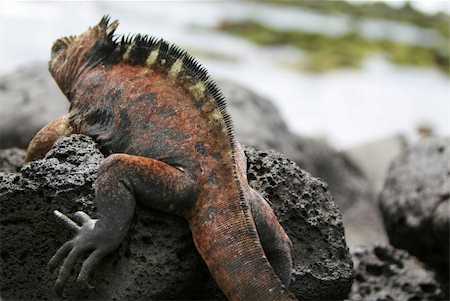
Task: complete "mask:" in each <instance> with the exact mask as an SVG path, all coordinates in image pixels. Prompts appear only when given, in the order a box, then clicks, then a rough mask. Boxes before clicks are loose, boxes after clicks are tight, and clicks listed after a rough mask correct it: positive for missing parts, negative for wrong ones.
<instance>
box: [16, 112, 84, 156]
mask: <svg viewBox="0 0 450 301" xmlns="http://www.w3.org/2000/svg"><path fill="white" fill-rule="evenodd" d="M69 116H70V115H69V114H65V115H63V116H61V117H59V118H58V119H55V120H53V121H52V122H50V123H48V124H47V125H46V126H44V127H43V128H42V129H41V130H40V131H39V132H38V133H37V134H36V135H35V136H34V137H33V139H32V140H31V142H30V144H29V145H28V149H27V155H26V156H25V160H24V163H28V162H30V161H35V160H39V159H42V158H43V157H44V156H45V154H46V153H47V152H48V151H49V150H50V148H51V147H52V146H53V143H54V142H55V141H56V140H57V139H58V138H59V137H61V136H69V135H71V134H73V133H74V132H75V131H74V129H73V128H72V127H71V126H70V124H69Z"/></svg>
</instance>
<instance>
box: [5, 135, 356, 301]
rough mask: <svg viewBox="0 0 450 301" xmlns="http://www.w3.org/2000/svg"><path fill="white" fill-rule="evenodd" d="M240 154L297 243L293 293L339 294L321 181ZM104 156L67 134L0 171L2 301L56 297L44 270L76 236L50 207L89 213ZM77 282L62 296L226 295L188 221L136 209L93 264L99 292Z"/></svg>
mask: <svg viewBox="0 0 450 301" xmlns="http://www.w3.org/2000/svg"><path fill="white" fill-rule="evenodd" d="M246 151H247V154H248V155H249V157H250V159H249V165H250V169H249V178H250V179H251V183H252V185H254V186H255V188H257V189H260V191H261V192H263V193H264V195H265V196H267V197H268V198H269V199H271V201H272V202H273V205H274V208H275V211H276V213H277V214H278V216H279V217H280V219H281V221H282V223H283V225H284V227H285V228H286V230H287V232H288V233H289V235H290V236H291V239H292V241H293V243H294V249H295V254H294V256H295V270H294V274H293V277H294V279H293V282H292V286H291V290H292V291H293V292H294V293H295V294H296V295H297V296H298V297H299V298H303V299H305V298H310V299H338V298H343V296H345V295H346V294H347V293H348V291H349V289H350V285H351V282H352V263H351V260H350V255H349V253H348V249H347V247H346V244H345V240H344V232H343V227H342V221H341V217H340V215H339V212H338V211H337V208H336V206H335V205H334V203H333V200H332V197H331V195H330V194H329V192H328V191H327V188H326V184H325V183H324V182H323V181H321V180H318V179H315V178H312V177H311V176H310V175H309V174H307V173H306V172H303V171H301V170H300V169H299V168H298V167H297V166H296V165H295V164H294V163H292V162H291V161H288V160H287V159H285V158H284V157H283V156H281V155H280V154H277V153H274V152H259V151H257V150H254V149H251V148H246ZM102 159H103V155H102V154H101V153H100V152H99V151H98V149H97V148H96V145H95V143H94V142H93V141H92V140H91V139H90V138H88V137H85V136H82V135H72V136H71V137H68V138H62V139H60V140H58V141H57V142H56V144H55V146H54V147H53V149H52V150H51V151H50V152H49V153H47V155H46V157H45V158H44V159H43V160H38V161H35V162H31V163H29V164H27V165H25V166H24V167H23V168H22V169H21V170H20V172H19V173H15V174H14V173H4V172H2V173H0V216H1V220H0V231H1V232H0V236H1V238H2V244H1V245H0V255H1V256H0V259H1V266H0V268H1V277H2V281H1V284H0V285H1V287H0V291H1V295H2V297H3V298H5V299H52V300H54V299H58V297H57V296H56V295H55V294H54V292H53V291H52V289H51V287H52V284H53V281H54V280H55V277H56V276H55V275H54V274H51V273H49V272H48V271H47V267H46V264H47V262H48V260H49V259H50V257H51V256H52V255H53V254H54V252H55V251H56V250H57V248H58V247H59V246H61V245H62V243H64V242H65V241H67V240H68V239H70V237H72V235H73V234H72V233H70V232H69V231H68V230H66V229H65V228H64V227H63V226H61V225H59V224H58V223H57V222H56V220H55V218H54V217H53V215H52V211H53V210H54V209H58V210H60V211H62V212H64V213H68V214H72V213H74V212H76V211H77V210H84V211H86V212H87V213H89V214H91V215H92V216H94V217H95V215H96V213H95V206H94V204H93V202H92V201H93V185H94V181H95V178H96V171H97V168H98V166H99V164H100V163H101V161H102ZM271 170H273V172H272V171H271ZM258 183H259V184H258ZM257 185H259V186H257ZM74 280H75V279H74V276H72V277H71V278H70V279H69V284H68V286H67V288H66V290H65V292H64V294H65V298H66V299H69V300H73V299H86V298H89V299H116V300H124V299H127V300H129V299H138V298H143V297H145V298H148V299H206V298H207V299H211V298H223V295H221V294H220V292H218V290H217V287H216V286H215V284H214V283H213V281H212V280H211V278H210V276H209V272H208V271H207V268H206V266H205V264H204V263H203V261H202V260H201V258H200V257H199V255H198V253H197V251H196V250H195V247H194V244H193V242H192V238H191V234H190V231H189V229H188V227H187V223H186V222H185V221H184V220H183V219H181V218H177V217H174V216H172V215H167V214H164V213H161V212H157V211H153V210H149V209H147V208H144V207H142V206H139V205H138V207H137V209H136V213H135V217H134V219H133V225H132V227H131V229H130V232H129V234H128V236H127V237H126V239H125V241H124V242H123V243H122V245H121V246H120V247H119V249H118V250H116V251H115V252H113V253H112V254H110V255H109V256H108V257H107V258H105V260H104V261H103V262H102V263H101V264H100V265H99V266H98V267H97V269H96V271H95V273H94V275H93V279H92V284H94V285H95V288H93V289H90V290H83V289H82V288H80V287H78V286H77V285H76V284H75V282H74Z"/></svg>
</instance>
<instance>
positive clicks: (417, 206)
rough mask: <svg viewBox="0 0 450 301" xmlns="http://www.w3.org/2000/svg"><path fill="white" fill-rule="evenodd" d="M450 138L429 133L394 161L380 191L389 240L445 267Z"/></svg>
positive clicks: (431, 262) (447, 238) (440, 266)
mask: <svg viewBox="0 0 450 301" xmlns="http://www.w3.org/2000/svg"><path fill="white" fill-rule="evenodd" d="M449 196H450V138H445V139H444V138H442V139H439V138H428V139H424V140H422V141H420V142H419V143H418V144H417V145H415V146H413V147H410V148H408V149H407V150H406V151H405V152H403V153H402V154H401V155H400V156H399V157H398V158H396V159H395V160H394V162H393V163H392V165H391V167H390V169H389V172H388V176H387V179H386V182H385V185H384V188H383V191H382V192H381V194H380V207H381V210H382V213H383V219H384V223H385V225H386V229H387V232H388V234H389V240H390V241H391V244H392V245H393V246H395V247H397V248H402V249H406V250H408V251H409V252H410V253H411V254H413V255H415V256H417V257H418V258H419V259H421V260H423V261H424V262H426V263H428V264H430V265H432V266H434V267H436V268H438V269H439V270H443V271H446V273H447V275H448V268H449V235H448V231H449V230H448V225H449V209H450V208H449V202H450V201H449V198H450V197H449Z"/></svg>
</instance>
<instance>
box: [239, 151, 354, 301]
mask: <svg viewBox="0 0 450 301" xmlns="http://www.w3.org/2000/svg"><path fill="white" fill-rule="evenodd" d="M244 150H245V154H246V156H247V158H248V166H249V169H248V171H247V177H248V180H249V184H250V186H252V187H253V188H255V189H256V190H257V191H259V192H261V194H262V195H263V197H265V198H266V199H267V200H269V203H270V204H271V206H272V208H273V209H274V211H275V213H276V214H277V216H278V218H279V220H280V223H281V225H282V226H283V228H284V229H285V230H286V233H287V234H288V235H289V238H290V239H291V241H292V244H293V247H294V271H293V275H292V276H293V278H292V282H291V286H290V288H289V289H290V290H291V291H292V292H293V293H294V294H295V295H296V296H297V297H298V298H299V299H301V300H339V299H343V298H345V297H346V294H347V292H348V291H349V289H350V286H351V284H352V278H353V275H352V274H353V273H352V266H353V265H352V261H351V258H350V254H349V251H348V248H347V245H346V242H345V238H344V227H343V225H342V217H341V214H340V213H339V210H338V208H337V206H336V204H335V203H334V201H333V197H332V196H331V194H330V192H329V191H328V185H327V183H325V182H324V181H323V180H321V179H318V178H314V177H312V176H311V175H310V174H309V173H307V172H305V171H303V170H302V169H300V168H299V167H298V166H297V165H296V164H295V163H294V162H293V161H291V160H289V159H287V158H286V157H284V156H282V155H280V154H279V153H277V152H275V151H271V150H269V151H261V150H257V149H255V148H251V147H245V148H244Z"/></svg>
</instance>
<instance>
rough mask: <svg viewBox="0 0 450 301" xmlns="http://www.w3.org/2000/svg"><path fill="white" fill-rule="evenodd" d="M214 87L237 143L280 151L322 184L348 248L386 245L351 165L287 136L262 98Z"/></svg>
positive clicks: (361, 178)
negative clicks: (335, 208)
mask: <svg viewBox="0 0 450 301" xmlns="http://www.w3.org/2000/svg"><path fill="white" fill-rule="evenodd" d="M218 85H219V86H220V88H221V90H222V92H223V93H224V95H225V97H226V99H227V101H228V104H229V106H228V107H229V111H230V114H231V116H232V117H233V121H234V124H235V128H236V135H237V137H238V139H239V141H241V142H242V143H243V144H246V145H250V146H254V147H257V148H260V149H267V148H271V149H274V150H276V151H278V152H281V153H282V154H284V155H286V156H287V157H288V158H290V159H291V160H294V161H295V162H296V163H297V164H298V165H299V166H300V167H301V168H303V169H305V170H307V171H308V172H309V173H311V174H312V175H313V176H315V177H319V178H322V179H324V180H325V181H326V182H327V183H328V185H329V190H330V191H331V193H332V195H333V197H334V199H335V201H336V204H337V205H338V207H339V209H340V211H341V212H342V215H343V219H344V226H345V229H346V237H347V243H348V245H349V246H350V249H352V248H354V247H356V246H358V245H369V244H377V243H387V236H386V233H385V230H384V227H383V222H382V219H381V214H380V212H379V208H378V205H377V202H376V198H375V195H374V193H373V189H372V186H371V184H370V182H369V181H368V180H367V178H366V177H365V175H364V174H363V173H362V172H361V170H360V169H359V167H358V166H357V165H356V164H354V162H352V161H351V160H350V159H349V158H348V157H347V156H346V155H345V154H342V153H340V152H338V151H336V150H335V149H333V148H332V147H331V146H329V145H327V144H326V143H324V142H322V141H319V140H316V139H311V138H306V137H300V136H297V135H294V134H292V133H291V132H290V131H289V130H288V128H287V126H286V124H285V122H284V121H283V119H282V117H281V115H280V113H279V112H278V110H277V108H276V107H275V106H274V105H273V104H272V103H271V102H270V101H269V100H267V99H265V98H264V97H262V96H260V95H257V94H255V93H254V92H252V91H250V90H248V89H246V88H244V87H242V86H239V85H238V84H236V83H233V82H230V81H225V80H221V81H219V82H218Z"/></svg>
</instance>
